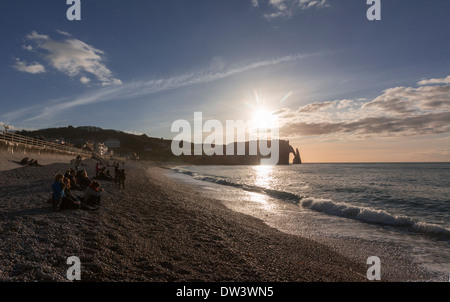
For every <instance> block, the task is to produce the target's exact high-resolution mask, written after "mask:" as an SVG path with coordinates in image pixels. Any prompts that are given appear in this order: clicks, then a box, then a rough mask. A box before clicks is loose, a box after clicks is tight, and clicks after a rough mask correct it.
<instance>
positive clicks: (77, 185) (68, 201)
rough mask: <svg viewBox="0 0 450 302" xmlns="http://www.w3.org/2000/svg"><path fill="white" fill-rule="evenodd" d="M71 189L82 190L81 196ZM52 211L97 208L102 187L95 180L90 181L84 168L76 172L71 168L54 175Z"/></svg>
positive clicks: (90, 209)
mask: <svg viewBox="0 0 450 302" xmlns="http://www.w3.org/2000/svg"><path fill="white" fill-rule="evenodd" d="M71 190H78V191H84V194H83V196H82V197H78V196H77V197H76V196H74V195H73V194H72V192H71ZM52 191H53V193H52V199H51V203H52V205H53V211H59V210H62V209H82V210H88V211H92V210H97V209H98V207H97V206H98V205H100V203H101V196H102V192H103V189H102V188H100V183H99V182H98V181H96V180H94V181H91V180H90V179H89V177H88V176H87V173H86V171H85V170H81V171H78V172H76V171H75V170H73V169H69V170H67V172H66V173H65V174H64V175H62V174H57V175H56V176H55V182H54V183H53V184H52Z"/></svg>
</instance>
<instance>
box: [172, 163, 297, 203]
mask: <svg viewBox="0 0 450 302" xmlns="http://www.w3.org/2000/svg"><path fill="white" fill-rule="evenodd" d="M173 170H174V171H176V172H179V173H182V174H186V175H189V176H192V177H193V178H194V179H197V180H200V181H206V182H210V183H215V184H219V185H224V186H229V187H234V188H238V189H242V190H245V191H250V192H255V193H261V194H265V195H267V196H270V197H273V198H276V199H280V200H283V201H287V202H290V203H293V204H298V203H299V202H300V200H301V199H302V198H303V197H302V196H299V195H297V194H294V193H290V192H286V191H279V190H274V189H268V188H264V187H259V186H252V185H247V184H242V183H237V182H234V181H232V180H230V179H227V178H224V177H217V176H214V175H207V174H198V173H196V172H192V171H187V170H183V169H179V168H174V169H173Z"/></svg>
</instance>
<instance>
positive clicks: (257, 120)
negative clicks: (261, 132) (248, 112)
mask: <svg viewBox="0 0 450 302" xmlns="http://www.w3.org/2000/svg"><path fill="white" fill-rule="evenodd" d="M274 118H275V117H274V116H273V115H272V114H271V113H270V111H269V110H267V109H265V108H258V109H257V110H256V111H255V113H254V114H253V119H252V124H253V126H254V127H255V128H257V129H263V128H266V129H270V128H272V127H273V122H274Z"/></svg>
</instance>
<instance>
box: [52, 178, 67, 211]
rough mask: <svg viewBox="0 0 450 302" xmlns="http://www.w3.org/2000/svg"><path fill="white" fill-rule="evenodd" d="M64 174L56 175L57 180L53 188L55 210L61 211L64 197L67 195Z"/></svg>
mask: <svg viewBox="0 0 450 302" xmlns="http://www.w3.org/2000/svg"><path fill="white" fill-rule="evenodd" d="M63 179H64V176H63V175H62V174H58V175H56V176H55V182H54V183H53V184H52V190H53V197H52V203H53V212H56V211H59V210H60V206H61V203H62V201H63V198H64V197H65V196H66V194H65V192H64V184H63Z"/></svg>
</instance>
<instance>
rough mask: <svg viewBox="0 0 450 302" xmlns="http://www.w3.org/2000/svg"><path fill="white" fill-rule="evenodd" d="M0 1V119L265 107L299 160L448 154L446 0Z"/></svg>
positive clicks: (154, 122) (125, 123)
mask: <svg viewBox="0 0 450 302" xmlns="http://www.w3.org/2000/svg"><path fill="white" fill-rule="evenodd" d="M81 3H82V5H81V18H82V20H81V21H69V20H67V17H66V11H67V9H68V8H69V6H68V5H67V4H66V0H45V1H44V0H34V1H28V0H2V1H1V2H0V66H1V68H0V78H1V79H2V80H1V82H0V88H1V89H0V104H1V109H0V125H2V124H3V123H6V124H8V125H11V128H12V129H42V128H49V127H65V126H68V125H73V126H84V125H91V126H98V127H102V128H104V129H116V130H122V131H126V132H130V133H136V134H142V133H145V134H147V135H148V136H152V137H164V138H167V139H170V138H173V137H174V136H175V135H176V133H171V125H172V123H173V122H174V121H176V120H179V119H186V120H190V121H191V120H193V118H194V112H202V113H203V117H204V118H205V119H217V120H221V121H225V120H243V121H248V120H250V119H252V118H253V116H254V113H255V111H256V110H257V109H258V108H261V107H264V108H265V109H266V110H268V111H270V112H271V114H272V115H273V116H277V117H278V119H279V121H280V126H281V128H280V134H281V138H283V139H288V140H290V143H291V145H293V146H294V147H299V148H300V151H301V153H302V157H303V159H304V161H305V162H405V161H408V162H409V161H419V162H428V161H435V162H437V161H450V35H449V33H448V29H449V28H450V17H449V14H450V1H448V0H433V1H429V0H397V1H392V0H382V1H381V3H382V11H381V17H382V20H381V21H368V20H367V17H366V11H367V9H368V8H369V6H368V5H367V4H366V1H365V0H322V1H320V0H319V1H318V0H208V1H207V0H164V1H163V0H129V1H125V0H117V1H111V0H91V1H89V0H83V1H81Z"/></svg>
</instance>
